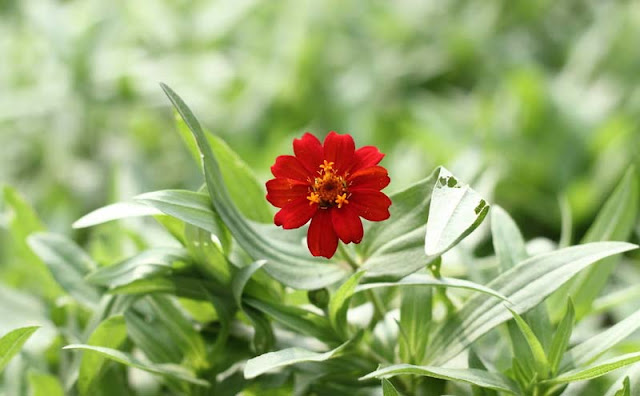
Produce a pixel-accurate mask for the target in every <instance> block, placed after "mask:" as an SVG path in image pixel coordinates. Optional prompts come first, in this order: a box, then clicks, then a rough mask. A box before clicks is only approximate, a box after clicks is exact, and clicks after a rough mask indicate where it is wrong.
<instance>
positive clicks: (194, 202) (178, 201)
mask: <svg viewBox="0 0 640 396" xmlns="http://www.w3.org/2000/svg"><path fill="white" fill-rule="evenodd" d="M133 199H134V201H135V202H138V203H140V204H144V205H147V206H148V207H151V208H153V209H155V210H157V211H159V212H160V213H164V214H166V215H169V216H172V217H175V218H177V219H180V220H182V221H184V222H185V223H187V224H192V225H194V226H196V227H200V228H202V229H203V230H207V231H209V232H210V233H212V234H214V235H221V234H222V232H223V231H222V228H221V225H220V220H219V216H218V215H217V214H216V212H215V211H214V210H213V208H212V206H211V200H210V199H209V196H208V195H207V194H203V193H199V192H193V191H187V190H160V191H154V192H149V193H145V194H141V195H138V196H136V197H134V198H133Z"/></svg>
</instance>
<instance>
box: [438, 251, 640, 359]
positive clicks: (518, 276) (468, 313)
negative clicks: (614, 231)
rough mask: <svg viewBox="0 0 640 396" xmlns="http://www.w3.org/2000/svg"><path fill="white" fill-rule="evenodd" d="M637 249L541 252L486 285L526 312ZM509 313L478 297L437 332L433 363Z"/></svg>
mask: <svg viewBox="0 0 640 396" xmlns="http://www.w3.org/2000/svg"><path fill="white" fill-rule="evenodd" d="M636 247H637V246H636V245H632V244H630V243H624V242H595V243H589V244H585V245H579V246H574V247H569V248H564V249H560V250H557V251H553V252H549V253H544V254H540V255H537V256H535V257H531V258H529V259H527V260H525V261H523V262H522V263H520V264H518V265H517V266H516V267H513V268H512V269H510V270H508V271H507V272H505V273H503V274H501V275H500V276H498V277H497V278H496V279H494V280H493V281H492V282H490V283H489V284H488V285H487V287H489V288H490V289H493V290H495V291H496V292H498V293H500V294H502V295H504V296H505V297H507V298H508V299H509V301H510V302H511V306H512V308H513V310H514V311H515V312H517V313H519V314H522V313H524V312H526V311H528V310H530V309H531V308H533V307H535V306H536V305H538V304H539V303H540V302H541V301H542V300H544V298H545V297H547V296H548V295H549V294H551V293H553V292H554V291H555V290H556V289H557V288H559V287H560V286H561V285H562V284H564V283H565V282H566V281H567V280H569V279H570V278H571V277H572V276H573V275H575V274H576V273H578V272H580V271H581V270H583V269H585V268H587V267H588V266H589V265H591V264H593V263H594V262H596V261H598V260H600V259H602V258H605V257H608V256H611V255H614V254H618V253H622V252H625V251H628V250H632V249H635V248H636ZM510 317H511V315H510V313H509V311H508V310H506V309H505V307H504V306H503V304H502V302H501V300H497V299H494V298H493V297H490V296H488V295H486V294H477V295H474V296H473V297H471V298H470V299H469V300H468V301H467V302H466V303H465V304H464V305H463V307H462V308H461V309H460V310H459V311H458V312H457V313H456V314H455V315H453V316H452V317H451V318H450V319H449V320H447V321H446V322H444V323H443V324H441V325H439V326H438V328H437V329H435V330H434V332H433V338H432V342H431V344H430V347H429V354H430V362H435V364H442V363H444V362H446V361H448V360H450V359H451V358H453V357H455V356H456V355H457V354H458V353H460V352H462V351H463V350H464V349H465V348H467V347H468V346H469V345H470V344H471V343H472V342H473V341H475V340H477V339H478V338H479V337H481V336H482V335H484V334H486V333H487V332H489V331H490V330H491V329H493V328H495V327H496V326H497V325H499V324H501V323H503V322H504V321H506V320H508V319H509V318H510Z"/></svg>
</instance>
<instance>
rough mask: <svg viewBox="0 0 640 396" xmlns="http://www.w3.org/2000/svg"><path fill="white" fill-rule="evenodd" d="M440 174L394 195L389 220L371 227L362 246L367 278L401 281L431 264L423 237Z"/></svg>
mask: <svg viewBox="0 0 640 396" xmlns="http://www.w3.org/2000/svg"><path fill="white" fill-rule="evenodd" d="M439 172H440V168H437V169H436V170H434V171H433V173H432V174H431V175H430V176H429V177H427V178H425V179H423V180H421V181H419V182H418V183H416V184H414V185H412V186H410V187H408V188H407V189H405V190H403V191H400V192H398V193H395V194H392V195H391V196H390V198H391V201H392V202H393V205H391V207H390V208H389V213H390V214H391V217H390V218H389V220H387V221H384V222H376V223H372V224H370V226H369V228H368V229H367V230H366V232H365V237H364V239H363V240H362V245H361V249H362V251H363V256H364V257H365V261H364V264H363V266H362V268H363V269H365V270H366V271H367V275H366V277H372V278H377V277H392V278H401V277H403V276H407V275H409V274H411V273H413V272H415V271H417V270H419V269H421V268H424V267H425V266H426V265H427V264H428V263H429V260H428V258H427V256H426V255H425V253H424V235H425V232H426V225H427V217H428V215H429V205H430V203H431V194H432V192H433V187H434V185H435V183H436V181H437V180H438V179H437V176H438V173H439Z"/></svg>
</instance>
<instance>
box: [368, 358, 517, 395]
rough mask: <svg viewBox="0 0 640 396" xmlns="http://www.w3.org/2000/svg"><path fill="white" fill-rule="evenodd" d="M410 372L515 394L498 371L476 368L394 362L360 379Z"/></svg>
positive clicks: (510, 385) (511, 385) (512, 387)
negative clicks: (394, 363) (492, 371)
mask: <svg viewBox="0 0 640 396" xmlns="http://www.w3.org/2000/svg"><path fill="white" fill-rule="evenodd" d="M403 374H411V375H421V376H426V377H432V378H440V379H444V380H448V381H456V382H465V383H467V384H471V385H476V386H479V387H481V388H488V389H493V390H497V391H501V392H507V393H510V394H517V391H516V390H515V389H516V387H515V385H514V384H512V383H511V381H510V380H509V379H508V378H507V377H505V376H503V375H501V374H498V373H491V372H488V371H484V370H477V369H459V368H444V367H434V366H414V365H411V364H396V365H393V366H389V367H384V368H381V369H378V370H376V371H374V372H372V373H369V374H367V375H365V376H364V377H362V378H360V380H366V379H371V378H390V377H394V376H396V375H403Z"/></svg>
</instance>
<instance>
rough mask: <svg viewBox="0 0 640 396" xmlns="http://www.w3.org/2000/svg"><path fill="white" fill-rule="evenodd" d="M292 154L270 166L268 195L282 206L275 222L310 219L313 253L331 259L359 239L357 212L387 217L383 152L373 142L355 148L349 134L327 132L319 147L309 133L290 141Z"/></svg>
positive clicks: (367, 216) (287, 223) (379, 218)
mask: <svg viewBox="0 0 640 396" xmlns="http://www.w3.org/2000/svg"><path fill="white" fill-rule="evenodd" d="M293 151H294V153H295V156H292V155H281V156H279V157H278V158H276V163H275V164H274V165H273V166H272V167H271V172H272V173H273V176H275V179H271V180H269V181H268V182H267V200H268V201H269V202H271V204H272V205H274V206H276V207H278V208H282V209H280V211H278V213H276V215H275V218H274V223H275V224H276V225H277V226H282V228H285V229H291V228H298V227H302V226H303V225H305V224H306V223H307V222H308V221H309V220H310V219H311V225H310V226H309V231H308V233H307V245H308V246H309V250H310V251H311V254H313V255H314V256H324V257H326V258H331V257H332V256H333V254H334V253H335V252H336V248H337V247H338V238H340V240H342V242H344V243H350V242H354V243H360V241H361V240H362V235H363V229H362V221H361V220H360V217H363V218H365V219H367V220H370V221H382V220H386V219H388V218H389V206H390V205H391V200H390V199H389V197H387V196H386V195H385V194H383V193H382V192H381V191H380V190H382V189H383V188H385V187H386V186H387V185H388V184H389V176H388V175H387V170H386V169H385V168H383V167H381V166H377V165H378V163H379V162H380V161H381V160H382V158H383V157H384V154H382V153H381V152H380V151H378V149H377V148H376V147H373V146H365V147H361V148H359V149H358V150H356V149H355V144H354V142H353V138H352V137H351V136H350V135H338V134H337V133H335V132H333V131H331V132H330V133H329V135H327V137H326V139H325V140H324V147H323V145H322V144H321V143H320V141H319V140H318V138H316V137H315V136H313V135H312V134H310V133H305V134H304V136H302V138H301V139H295V140H294V141H293Z"/></svg>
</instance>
